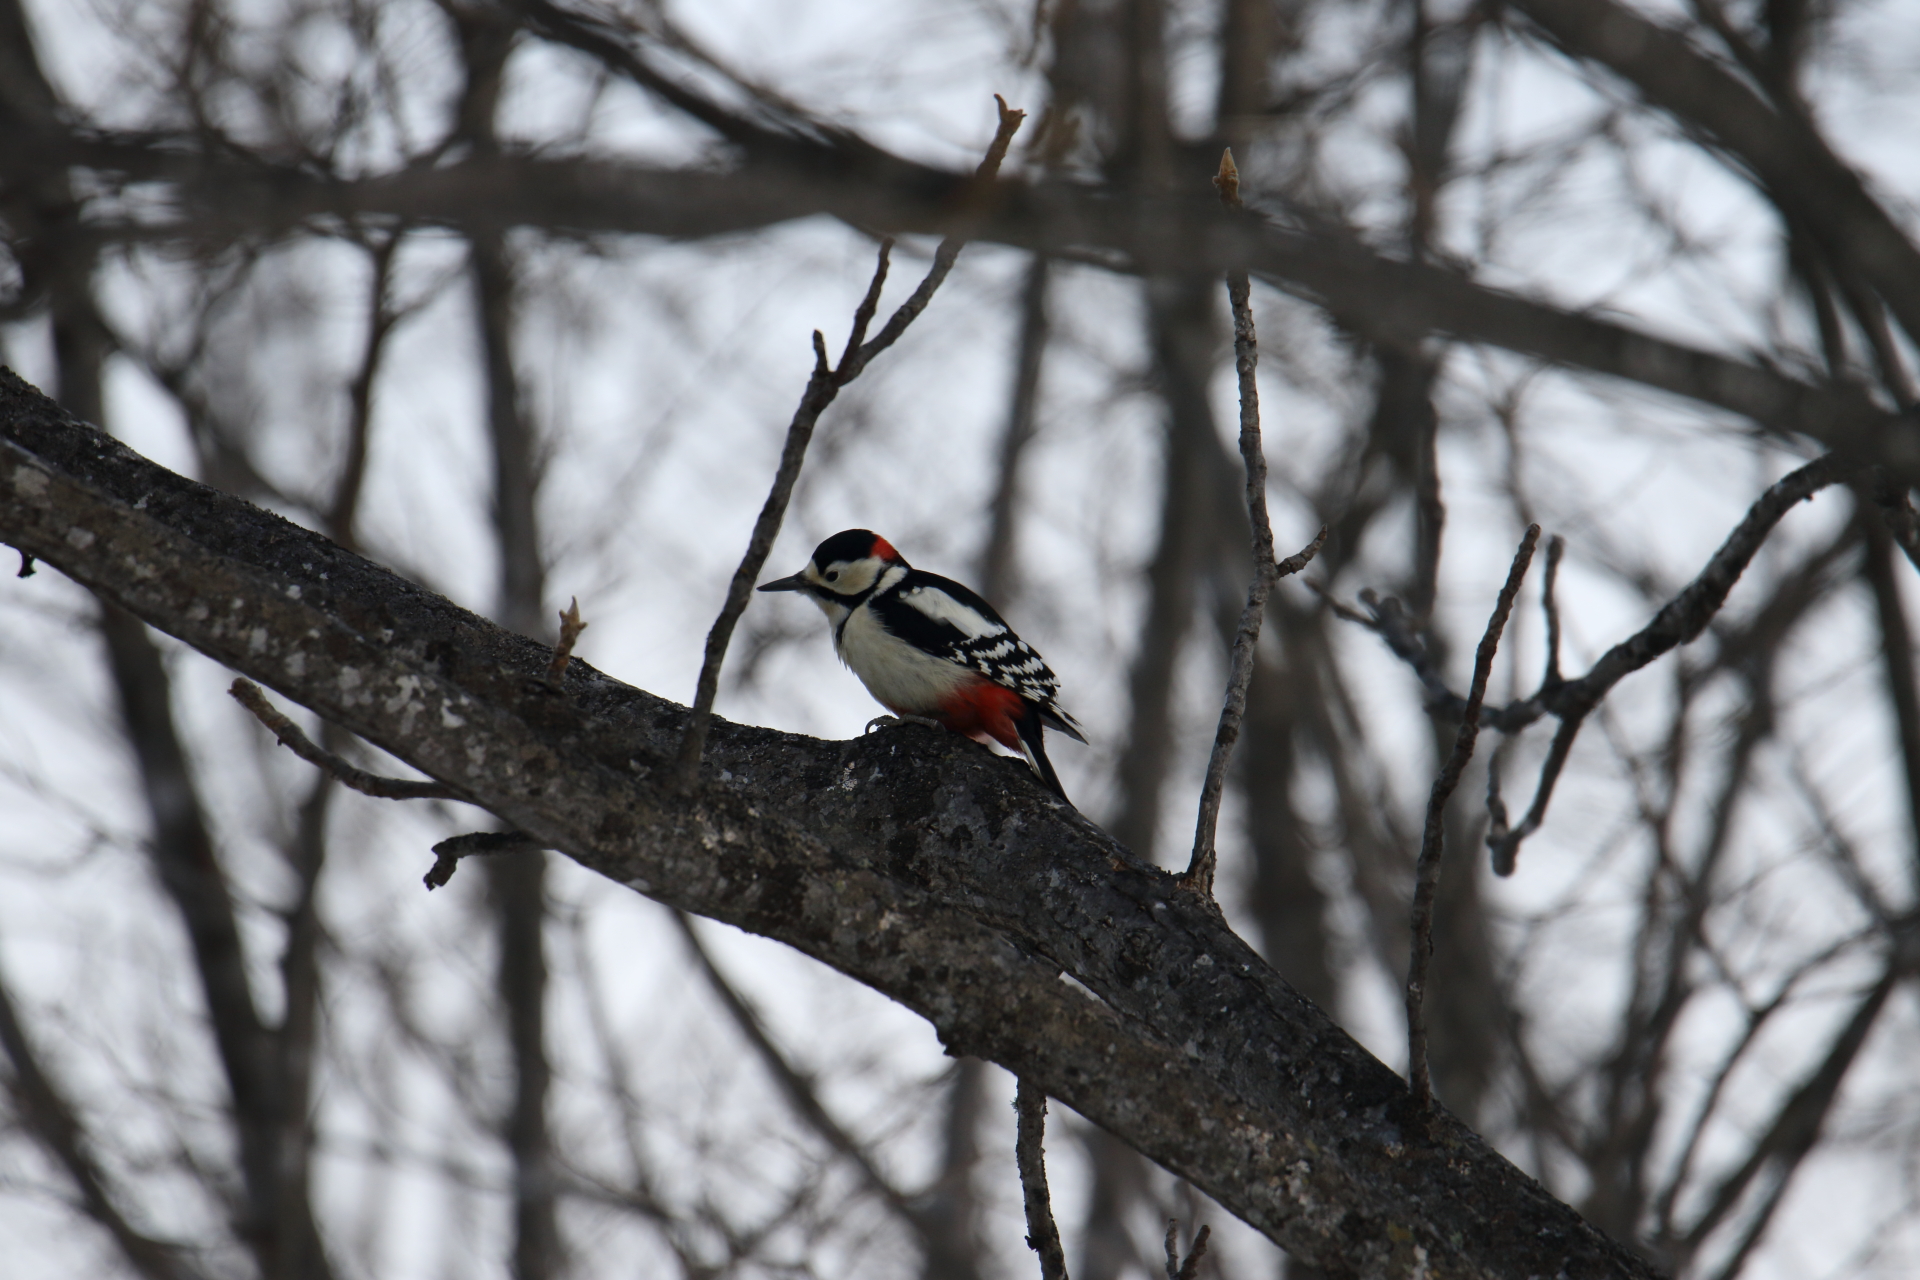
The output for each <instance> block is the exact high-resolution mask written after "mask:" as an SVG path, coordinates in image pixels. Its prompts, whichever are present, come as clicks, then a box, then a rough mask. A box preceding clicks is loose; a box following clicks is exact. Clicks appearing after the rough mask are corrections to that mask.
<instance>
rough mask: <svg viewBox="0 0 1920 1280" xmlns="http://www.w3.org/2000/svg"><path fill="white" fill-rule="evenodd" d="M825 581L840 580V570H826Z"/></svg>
mask: <svg viewBox="0 0 1920 1280" xmlns="http://www.w3.org/2000/svg"><path fill="white" fill-rule="evenodd" d="M827 581H828V582H838V581H840V571H839V570H838V569H829V570H827Z"/></svg>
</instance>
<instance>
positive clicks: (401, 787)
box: [227, 679, 460, 800]
mask: <svg viewBox="0 0 1920 1280" xmlns="http://www.w3.org/2000/svg"><path fill="white" fill-rule="evenodd" d="M227 692H228V693H230V694H232V695H233V697H234V700H235V701H237V702H238V703H239V704H240V705H241V706H243V707H245V708H246V709H247V710H249V711H251V712H253V714H254V718H255V719H257V720H259V721H260V723H261V724H263V725H265V726H266V727H267V728H268V729H269V730H271V731H272V733H273V736H274V737H276V738H278V739H279V740H280V745H281V746H283V747H285V748H286V749H287V750H289V751H291V752H293V754H295V755H297V756H299V757H300V758H301V759H302V760H305V761H306V762H307V763H308V764H310V765H314V766H315V767H317V768H320V769H324V770H326V771H327V772H328V773H330V774H332V775H333V777H334V778H335V779H336V780H338V781H339V782H340V783H341V785H343V786H347V787H351V788H352V789H353V790H355V791H358V792H359V793H360V794H362V795H368V796H373V797H374V798H375V799H378V800H458V799H459V798H460V796H459V793H457V792H455V791H454V790H453V789H452V788H451V787H448V786H447V785H446V784H445V783H442V782H433V781H431V780H421V781H414V780H412V779H409V778H387V777H382V776H381V775H380V774H377V773H368V772H367V771H366V770H365V769H359V768H355V767H354V766H353V765H350V764H348V763H347V762H346V761H345V760H342V759H341V758H340V757H339V756H337V755H335V754H333V752H331V751H328V750H327V749H326V748H325V747H322V746H320V745H318V744H317V743H315V742H314V741H313V740H312V739H310V738H309V737H307V735H306V734H304V733H302V732H301V731H300V726H299V725H297V724H295V723H294V722H293V721H291V720H289V719H287V718H286V717H285V716H284V715H281V714H280V712H278V711H276V710H274V707H273V704H272V703H270V702H268V701H267V696H266V694H264V693H262V692H261V691H260V686H259V685H257V684H255V683H254V682H253V681H251V680H245V679H242V680H235V681H234V682H233V687H232V688H230V689H228V690H227Z"/></svg>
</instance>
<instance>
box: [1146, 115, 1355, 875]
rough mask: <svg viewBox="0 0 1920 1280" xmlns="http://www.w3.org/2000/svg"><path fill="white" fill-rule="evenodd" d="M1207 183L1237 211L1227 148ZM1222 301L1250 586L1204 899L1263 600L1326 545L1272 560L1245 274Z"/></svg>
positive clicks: (1204, 828)
mask: <svg viewBox="0 0 1920 1280" xmlns="http://www.w3.org/2000/svg"><path fill="white" fill-rule="evenodd" d="M1213 183H1214V186H1216V187H1218V188H1219V190H1220V199H1221V201H1222V202H1223V203H1225V204H1226V206H1227V207H1228V208H1229V209H1239V208H1241V207H1243V206H1242V205H1241V202H1240V171H1239V170H1238V169H1236V168H1235V167H1234V164H1233V152H1232V151H1231V150H1227V151H1223V152H1221V154H1220V172H1219V174H1218V175H1216V176H1215V178H1214V180H1213ZM1227 300H1228V302H1229V303H1230V304H1231V305H1232V307H1233V367H1234V372H1235V374H1236V375H1237V376H1238V378H1239V382H1240V458H1241V461H1242V462H1243V463H1244V464H1245V466H1246V474H1247V522H1248V524H1250V525H1251V526H1252V529H1253V585H1252V586H1250V587H1248V588H1247V603H1246V607H1245V608H1244V609H1242V610H1241V611H1240V626H1239V629H1238V630H1237V631H1236V632H1235V633H1234V637H1233V659H1232V663H1231V666H1230V668H1229V674H1228V677H1227V696H1226V700H1225V704H1224V705H1223V706H1222V707H1221V708H1220V725H1219V727H1218V728H1217V729H1216V730H1215V731H1214V735H1213V753H1212V755H1211V756H1209V757H1208V759H1207V780H1206V783H1205V785H1203V786H1202V788H1201V790H1200V814H1199V817H1198V819H1197V820H1196V821H1195V823H1194V832H1193V856H1192V857H1191V858H1190V859H1189V860H1188V862H1187V870H1186V873H1185V874H1184V875H1183V876H1182V877H1181V880H1182V882H1183V883H1185V884H1186V885H1187V886H1188V887H1190V888H1192V889H1194V890H1195V891H1197V892H1199V893H1200V894H1202V895H1203V896H1205V897H1212V896H1213V871H1214V865H1215V862H1216V857H1215V853H1214V832H1215V829H1216V828H1217V827H1218V826H1219V825H1220V798H1221V795H1222V794H1223V792H1224V791H1225V789H1226V784H1227V765H1228V763H1229V762H1231V761H1232V759H1233V747H1234V744H1235V743H1236V742H1238V741H1239V739H1240V722H1241V721H1242V720H1243V719H1245V718H1246V714H1247V686H1248V685H1249V684H1251V683H1252V681H1253V655H1254V647H1255V646H1256V645H1257V644H1259V642H1260V623H1261V620H1262V619H1263V618H1264V617H1265V616H1266V611H1267V594H1268V592H1270V591H1272V590H1273V584H1274V583H1275V582H1278V581H1279V580H1280V579H1281V578H1284V577H1286V576H1287V575H1288V574H1293V573H1298V572H1300V570H1302V569H1304V568H1306V567H1307V565H1308V564H1309V563H1310V562H1311V561H1312V560H1313V558H1314V556H1316V555H1318V554H1319V552H1320V548H1321V546H1322V545H1323V544H1324V543H1325V542H1326V540H1327V528H1326V526H1325V525H1322V526H1320V532H1319V533H1318V534H1316V535H1315V536H1314V539H1313V541H1312V542H1311V543H1309V544H1307V546H1306V547H1305V548H1303V549H1302V550H1300V551H1299V552H1296V553H1295V554H1294V555H1291V556H1288V557H1287V559H1286V560H1285V561H1283V562H1280V563H1275V561H1274V558H1273V526H1272V524H1271V523H1270V522H1269V521H1268V519H1267V455H1266V451H1265V448H1264V446H1263V445H1262V443H1261V440H1260V385H1259V380H1258V378H1257V376H1256V370H1257V368H1258V366H1259V363H1260V342H1259V338H1258V337H1257V336H1256V335H1255V333H1254V328H1253V301H1252V290H1251V287H1250V286H1249V284H1248V282H1247V273H1246V272H1244V271H1230V272H1228V273H1227Z"/></svg>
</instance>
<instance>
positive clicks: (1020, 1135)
mask: <svg viewBox="0 0 1920 1280" xmlns="http://www.w3.org/2000/svg"><path fill="white" fill-rule="evenodd" d="M1013 1106H1014V1110H1016V1111H1017V1112H1019V1117H1020V1119H1019V1128H1018V1130H1017V1131H1016V1134H1015V1140H1014V1162H1015V1163H1016V1164H1018V1165H1019V1166H1020V1193H1021V1197H1022V1198H1023V1199H1024V1200H1025V1201H1026V1206H1027V1247H1028V1248H1029V1249H1032V1250H1033V1251H1034V1252H1035V1253H1037V1254H1039V1255H1040V1280H1067V1255H1066V1251H1065V1250H1063V1249H1062V1248H1061V1247H1060V1229H1059V1228H1058V1227H1056V1226H1054V1224H1053V1201H1052V1199H1051V1197H1050V1196H1049V1195H1048V1194H1047V1157H1046V1149H1045V1137H1046V1128H1047V1095H1046V1092H1045V1091H1044V1090H1042V1089H1040V1088H1038V1087H1037V1086H1035V1085H1031V1084H1028V1083H1027V1081H1026V1079H1025V1078H1024V1077H1022V1078H1021V1080H1020V1082H1019V1084H1018V1086H1017V1087H1016V1090H1015V1093H1014V1100H1013Z"/></svg>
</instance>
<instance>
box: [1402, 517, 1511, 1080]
mask: <svg viewBox="0 0 1920 1280" xmlns="http://www.w3.org/2000/svg"><path fill="white" fill-rule="evenodd" d="M1539 540H1540V526H1539V525H1537V524H1530V525H1528V526H1527V531H1526V533H1525V534H1524V535H1523V536H1522V537H1521V539H1520V549H1519V550H1518V551H1516V552H1515V553H1514V556H1513V564H1512V566H1511V567H1509V568H1508V570H1507V581H1506V585H1504V586H1502V587H1501V588H1500V596H1499V598H1498V599H1497V600H1496V601H1495V602H1494V606H1493V616H1492V617H1490V618H1488V619H1487V630H1486V633H1485V634H1484V635H1482V636H1481V637H1480V648H1479V649H1478V650H1477V651H1476V652H1475V654H1474V658H1473V683H1472V684H1471V685H1470V686H1468V689H1467V705H1466V709H1465V710H1464V711H1463V712H1462V713H1461V716H1460V731H1459V732H1458V733H1457V734H1455V735H1454V739H1453V754H1452V755H1450V756H1448V757H1447V763H1446V766H1445V767H1444V768H1443V769H1441V770H1440V776H1439V777H1437V778H1435V779H1434V780H1433V793H1432V795H1430V796H1429V797H1428V799H1427V824H1426V828H1425V831H1424V832H1423V834H1422V836H1421V839H1420V861H1419V863H1418V864H1417V866H1416V867H1415V869H1414V878H1413V926H1412V929H1413V947H1412V952H1411V955H1410V956H1409V959H1408V961H1407V990H1406V1003H1407V1081H1408V1083H1409V1084H1410V1085H1411V1087H1412V1090H1413V1102H1414V1106H1415V1108H1416V1109H1419V1110H1425V1109H1427V1108H1429V1107H1431V1106H1432V1105H1433V1081H1432V1078H1431V1077H1430V1076H1429V1074H1428V1071H1427V1023H1426V1016H1425V1013H1424V1009H1423V1002H1424V1000H1425V998H1426V991H1427V966H1428V964H1429V962H1430V961H1431V960H1432V959H1433V898H1434V893H1435V891H1436V890H1438V888H1439V886H1440V855H1441V853H1442V852H1443V846H1444V844H1445V837H1446V822H1445V817H1446V811H1447V801H1448V800H1449V799H1451V798H1452V796H1453V792H1454V788H1456V787H1458V786H1459V785H1460V777H1461V775H1462V774H1464V773H1465V772H1466V770H1467V762H1468V761H1470V760H1472V759H1473V745H1474V741H1475V739H1477V738H1478V737H1479V736H1480V704H1481V702H1482V701H1483V700H1485V698H1486V694H1487V678H1488V676H1489V675H1491V674H1492V672H1493V655H1494V654H1495V653H1497V652H1498V651H1499V649H1500V636H1501V634H1502V633H1503V632H1505V630H1506V629H1507V618H1508V616H1509V615H1510V614H1512V612H1513V601H1514V597H1515V596H1517V595H1519V594H1520V583H1521V581H1522V580H1524V579H1525V578H1526V576H1527V566H1528V565H1529V564H1531V563H1533V548H1534V544H1535V543H1537V542H1538V541H1539Z"/></svg>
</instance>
